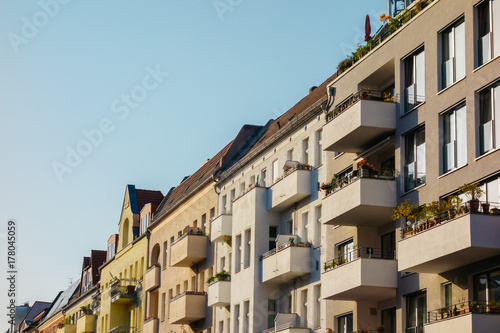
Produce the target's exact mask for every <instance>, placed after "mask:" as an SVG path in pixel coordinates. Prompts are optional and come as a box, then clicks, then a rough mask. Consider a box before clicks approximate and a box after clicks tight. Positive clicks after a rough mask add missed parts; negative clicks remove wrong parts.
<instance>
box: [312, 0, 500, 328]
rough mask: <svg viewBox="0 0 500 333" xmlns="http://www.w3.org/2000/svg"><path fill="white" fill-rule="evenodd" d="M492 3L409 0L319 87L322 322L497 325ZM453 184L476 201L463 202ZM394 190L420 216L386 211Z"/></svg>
mask: <svg viewBox="0 0 500 333" xmlns="http://www.w3.org/2000/svg"><path fill="white" fill-rule="evenodd" d="M498 8H499V7H498V4H497V3H496V2H495V1H471V0H459V1H452V0H440V1H417V2H414V3H413V4H411V5H410V6H409V7H408V8H407V11H403V12H402V13H401V14H400V15H405V16H406V18H402V19H401V20H400V27H399V28H398V29H397V30H396V29H393V30H395V31H390V30H389V31H388V30H387V29H389V28H390V27H389V26H388V27H386V28H387V29H386V30H385V32H382V34H381V35H379V37H378V38H379V40H378V41H377V42H379V45H378V46H377V47H374V48H373V49H372V50H371V51H370V52H369V53H368V54H366V55H365V56H364V57H363V58H362V59H360V60H359V61H357V62H356V63H354V65H352V67H350V68H349V69H348V70H347V71H346V72H344V73H343V74H342V75H340V76H339V77H338V78H336V79H335V80H334V81H333V82H332V83H331V84H329V85H328V88H327V91H328V94H329V96H330V97H331V98H333V99H334V102H333V103H332V105H331V107H330V109H329V110H328V113H327V120H326V123H325V125H324V127H323V134H324V140H323V147H324V149H325V151H326V161H325V164H326V177H327V179H329V183H328V184H327V186H326V187H327V195H325V197H324V198H323V200H322V201H323V204H322V206H323V215H322V223H323V224H324V225H325V226H326V228H327V231H326V234H327V237H328V239H329V242H328V243H327V244H326V246H325V248H324V251H325V253H326V261H325V263H324V267H323V270H324V272H323V273H322V286H323V288H322V298H323V299H327V300H328V301H327V307H330V308H331V311H332V312H330V313H329V315H328V317H327V318H326V320H327V323H326V324H327V326H328V327H330V328H332V329H333V330H334V331H335V332H352V331H363V330H366V329H369V330H375V329H376V328H377V326H379V325H383V326H384V328H385V332H409V333H410V332H411V333H412V332H424V331H425V332H486V331H491V330H492V329H493V330H497V329H498V327H500V321H499V320H500V317H499V316H496V315H494V313H495V312H497V310H496V309H497V308H498V306H500V304H499V303H498V301H499V300H500V297H499V296H498V295H499V294H498V290H499V289H498V281H499V279H498V276H499V274H500V268H499V267H500V257H499V256H498V255H499V254H500V251H499V250H500V241H499V239H500V238H499V236H500V229H499V228H500V224H499V223H500V216H498V215H497V216H495V215H493V213H494V212H495V210H491V208H493V207H498V202H500V199H499V182H498V177H499V175H500V155H499V154H500V153H499V152H498V150H497V149H498V142H499V141H498V134H499V133H500V132H498V130H497V129H498V128H499V127H498V124H497V120H498V119H499V115H500V113H499V110H500V109H498V108H497V107H496V105H495V102H496V92H497V86H498V81H499V79H500V62H499V60H498V55H499V52H500V48H499V46H500V42H498V41H499V39H498V38H500V28H499V27H500V15H499V14H498V13H500V12H499V9H498ZM400 17H401V16H400ZM391 23H392V22H389V24H391ZM330 180H331V181H330ZM464 183H479V184H480V186H481V188H482V189H483V191H484V193H483V194H482V196H480V197H479V199H480V200H481V201H483V202H488V203H489V207H488V205H486V206H482V208H480V209H479V211H474V210H472V209H470V208H465V205H466V201H467V200H468V199H467V198H466V197H464V195H463V194H461V193H460V192H459V187H460V186H461V185H463V184H464ZM454 195H458V198H459V199H458V200H457V199H454V200H455V204H454V205H453V206H451V207H448V208H447V209H444V208H438V209H437V212H436V209H434V211H433V209H428V207H429V206H430V204H432V202H433V201H437V202H440V203H443V202H446V200H447V199H448V198H450V197H452V196H454ZM407 199H408V200H409V202H410V204H415V205H418V206H421V207H422V206H424V205H426V206H427V209H426V210H425V212H426V213H427V214H426V216H422V213H420V214H418V215H419V216H418V218H416V219H409V220H407V221H400V220H397V221H393V218H392V216H393V214H394V208H395V207H397V206H398V205H400V204H401V203H403V202H404V201H405V200H407ZM460 200H462V203H460ZM437 202H436V203H435V204H434V208H435V207H436V205H437V204H438V203H437ZM440 210H441V211H440ZM443 212H444V213H443ZM457 212H460V214H459V213H457ZM327 281H328V282H327ZM330 300H331V301H330ZM328 304H331V305H328Z"/></svg>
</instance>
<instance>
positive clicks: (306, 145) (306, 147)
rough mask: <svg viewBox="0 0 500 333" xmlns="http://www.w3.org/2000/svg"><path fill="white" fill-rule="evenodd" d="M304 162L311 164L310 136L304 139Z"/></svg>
mask: <svg viewBox="0 0 500 333" xmlns="http://www.w3.org/2000/svg"><path fill="white" fill-rule="evenodd" d="M302 163H304V164H309V138H305V139H304V140H302Z"/></svg>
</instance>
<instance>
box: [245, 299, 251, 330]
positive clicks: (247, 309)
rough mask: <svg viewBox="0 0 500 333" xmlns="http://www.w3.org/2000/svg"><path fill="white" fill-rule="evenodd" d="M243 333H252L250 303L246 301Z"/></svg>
mask: <svg viewBox="0 0 500 333" xmlns="http://www.w3.org/2000/svg"><path fill="white" fill-rule="evenodd" d="M243 311H245V313H244V315H243V332H244V333H250V301H245V302H244V303H243Z"/></svg>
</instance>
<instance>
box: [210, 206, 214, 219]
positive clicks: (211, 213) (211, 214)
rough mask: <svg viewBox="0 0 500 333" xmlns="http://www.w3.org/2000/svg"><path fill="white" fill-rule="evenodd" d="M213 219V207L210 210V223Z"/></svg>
mask: <svg viewBox="0 0 500 333" xmlns="http://www.w3.org/2000/svg"><path fill="white" fill-rule="evenodd" d="M214 217H215V207H212V208H210V221H211V220H213V219H214Z"/></svg>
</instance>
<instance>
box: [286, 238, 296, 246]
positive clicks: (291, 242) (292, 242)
mask: <svg viewBox="0 0 500 333" xmlns="http://www.w3.org/2000/svg"><path fill="white" fill-rule="evenodd" d="M288 243H289V244H290V245H293V244H295V238H294V237H290V238H288Z"/></svg>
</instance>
